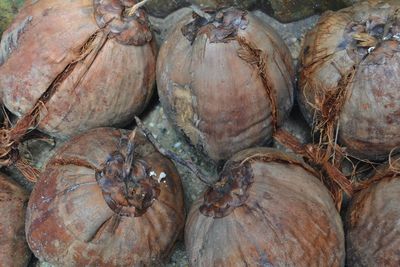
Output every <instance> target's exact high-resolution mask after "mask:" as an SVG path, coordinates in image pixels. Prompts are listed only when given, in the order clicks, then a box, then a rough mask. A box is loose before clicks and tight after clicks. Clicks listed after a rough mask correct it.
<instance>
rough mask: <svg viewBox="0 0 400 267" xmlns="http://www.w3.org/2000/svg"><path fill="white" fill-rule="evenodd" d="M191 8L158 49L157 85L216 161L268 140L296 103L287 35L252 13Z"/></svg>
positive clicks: (173, 113)
mask: <svg viewBox="0 0 400 267" xmlns="http://www.w3.org/2000/svg"><path fill="white" fill-rule="evenodd" d="M197 12H198V13H200V14H201V16H200V15H198V14H196V13H194V14H193V17H192V18H189V17H187V18H185V19H183V20H182V21H181V22H180V23H178V25H177V27H176V29H175V30H174V31H173V32H172V33H171V34H170V36H169V37H168V38H167V39H166V41H165V43H164V44H163V46H162V47H161V49H160V53H159V57H158V61H157V85H158V93H159V96H160V100H161V104H162V106H163V108H164V110H165V111H166V114H167V117H168V119H169V120H170V121H171V122H172V123H173V125H174V126H175V127H176V128H177V129H178V130H179V131H180V132H182V133H183V134H184V135H185V136H186V137H187V138H188V140H189V141H190V142H191V143H192V144H193V145H194V146H196V147H197V148H198V149H199V150H201V151H203V152H204V153H205V154H206V155H208V156H209V157H210V158H211V159H213V160H221V159H227V158H229V157H230V156H231V155H232V154H234V153H235V152H237V151H240V150H242V149H245V148H248V147H251V146H255V145H257V144H261V143H263V142H265V141H267V140H269V139H270V138H271V136H272V133H273V132H274V130H275V129H276V128H277V127H278V126H279V125H281V124H282V122H283V120H284V119H285V118H286V117H287V116H288V114H289V111H290V109H291V107H292V104H293V66H292V59H291V57H290V53H289V50H288V48H287V47H286V45H285V44H284V42H283V41H282V39H281V38H280V37H279V36H278V34H277V33H276V32H275V31H274V30H273V29H272V28H271V27H270V26H268V25H266V24H264V22H261V21H260V20H259V19H257V18H256V17H254V16H253V15H252V14H250V13H247V12H246V11H242V10H238V9H234V8H228V9H222V10H220V11H217V12H214V11H209V12H208V11H207V12H201V11H197Z"/></svg>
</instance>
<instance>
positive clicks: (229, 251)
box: [185, 148, 345, 266]
mask: <svg viewBox="0 0 400 267" xmlns="http://www.w3.org/2000/svg"><path fill="white" fill-rule="evenodd" d="M185 244H186V248H187V251H188V257H189V261H190V264H191V265H192V266H344V260H345V251H344V249H345V248H344V234H343V227H342V222H341V219H340V216H339V214H338V212H337V211H336V209H335V206H334V203H333V201H332V199H331V197H330V194H329V192H328V191H327V189H326V188H325V187H324V186H323V184H322V183H321V182H320V181H319V180H318V179H317V178H316V173H314V171H313V170H312V169H311V168H310V167H309V166H308V165H306V164H305V163H304V162H302V161H300V160H298V159H296V158H295V157H293V156H291V155H289V154H284V153H282V152H278V151H277V150H272V149H268V148H253V149H248V150H245V151H242V152H240V153H238V154H236V155H235V156H233V157H232V158H231V159H230V160H229V161H228V162H227V163H226V164H225V167H224V169H223V171H222V173H221V175H220V180H219V182H218V183H216V184H215V185H214V186H213V187H212V188H210V189H208V190H207V191H206V192H205V194H204V196H203V197H202V198H199V199H198V200H197V201H196V202H195V203H194V204H193V206H192V208H191V210H190V212H189V215H188V220H187V222H186V229H185Z"/></svg>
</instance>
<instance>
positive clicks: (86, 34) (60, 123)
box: [0, 0, 156, 160]
mask: <svg viewBox="0 0 400 267" xmlns="http://www.w3.org/2000/svg"><path fill="white" fill-rule="evenodd" d="M135 3H136V1H111V0H107V1H98V0H96V1H91V0H90V1H89V0H79V1H72V2H71V1H61V0H56V1H53V0H52V1H46V0H44V1H34V2H30V1H28V2H27V3H26V4H25V6H24V7H23V8H22V9H21V11H20V12H19V14H18V16H17V17H16V19H15V20H14V22H13V23H12V25H11V26H10V27H9V28H8V30H7V31H5V32H4V34H3V37H2V41H1V44H0V65H1V67H0V89H1V93H0V96H1V98H2V102H3V104H4V106H5V107H6V108H7V109H8V110H9V111H11V112H12V113H13V114H14V115H16V116H17V117H18V118H19V120H18V121H17V122H14V123H13V124H12V125H8V126H6V127H4V128H5V129H3V130H2V132H1V140H0V141H1V149H6V150H7V149H8V150H12V149H10V148H9V146H10V145H11V146H14V148H15V147H16V146H17V144H18V142H19V141H21V138H22V137H23V136H24V135H25V134H26V132H27V131H28V130H30V129H32V128H35V127H37V128H38V129H39V130H40V131H43V132H45V133H47V134H49V135H51V136H55V137H59V138H67V137H70V136H72V135H74V134H78V133H80V132H83V131H85V130H88V129H91V128H94V127H99V126H115V125H123V124H127V123H128V122H130V120H131V118H132V116H133V115H134V114H139V113H140V112H142V111H143V109H144V108H145V106H146V104H147V103H148V101H149V99H150V97H151V94H152V88H153V85H154V82H155V56H156V51H155V46H154V42H153V41H152V33H151V31H150V29H149V26H148V23H147V18H146V14H145V13H144V11H143V10H142V9H139V10H137V11H136V12H135V13H134V14H132V15H129V14H128V13H129V12H128V9H129V8H130V7H132V6H133V5H134V4H135ZM1 152H2V153H1V155H0V156H2V159H4V160H7V159H9V158H10V157H11V156H10V155H7V153H6V156H4V155H3V154H4V153H3V151H1ZM6 152H7V151H6ZM8 154H10V153H9V151H8Z"/></svg>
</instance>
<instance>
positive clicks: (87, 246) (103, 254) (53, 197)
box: [26, 128, 184, 266]
mask: <svg viewBox="0 0 400 267" xmlns="http://www.w3.org/2000/svg"><path fill="white" fill-rule="evenodd" d="M127 138H128V132H126V131H123V130H114V129H110V128H100V129H96V130H92V131H89V132H88V133H86V134H83V135H81V136H77V137H76V138H74V139H72V140H71V141H70V142H69V143H67V144H66V145H65V146H63V147H62V148H60V149H59V150H58V152H57V153H56V154H55V156H54V157H53V158H52V159H51V160H50V161H49V163H48V164H47V166H46V170H45V172H44V173H43V175H42V176H41V179H40V181H39V182H38V183H37V184H36V186H35V188H34V190H33V192H32V195H31V198H30V200H29V205H28V212H27V220H26V232H27V239H28V243H29V246H30V248H31V249H32V251H33V253H34V254H35V256H36V257H38V258H39V259H40V260H42V261H46V262H49V263H52V264H58V265H63V266H66V265H68V266H71V265H74V266H78V265H79V266H88V265H96V266H98V265H107V266H132V265H135V266H149V265H159V264H161V263H163V262H165V261H166V260H167V259H168V258H169V256H170V254H171V252H172V250H173V248H174V243H175V241H176V240H177V238H178V237H179V236H180V235H181V233H182V229H183V224H184V206H183V192H182V185H181V181H180V178H179V175H178V173H177V171H176V169H175V167H174V165H173V164H172V162H171V161H169V160H167V159H165V158H164V157H162V156H161V155H160V154H159V153H158V152H155V151H154V148H153V146H152V145H151V144H149V143H148V141H147V140H146V139H144V138H143V136H142V135H140V134H139V133H137V134H136V136H135V139H134V146H135V150H134V151H135V154H134V159H133V162H134V163H135V162H136V164H137V163H140V164H142V163H143V164H145V165H146V166H147V167H146V168H145V170H143V169H141V168H139V169H137V168H136V167H137V166H138V165H132V166H133V167H132V172H133V173H135V175H139V173H142V174H143V171H144V172H145V174H146V177H145V178H146V179H147V181H149V180H151V179H152V177H153V175H155V176H154V177H155V179H156V180H157V184H158V186H157V189H158V190H159V191H158V195H157V196H156V197H153V196H151V197H152V199H151V202H152V203H151V205H150V206H149V207H147V208H146V209H145V210H144V212H141V213H142V214H138V213H136V212H132V213H126V212H125V211H124V210H121V209H119V207H117V209H116V208H115V207H113V206H110V201H109V197H110V195H111V197H112V198H113V199H112V200H111V202H112V203H117V204H118V205H123V206H124V207H125V208H126V209H129V210H130V211H132V210H133V211H134V210H135V209H137V210H138V206H137V205H136V204H135V203H134V202H135V201H136V200H138V198H140V196H143V200H146V201H147V200H148V199H147V196H148V195H147V193H143V191H140V190H141V189H140V188H141V187H140V186H138V187H136V186H132V187H131V186H130V185H129V184H130V181H131V180H128V181H127V188H128V190H129V192H131V191H130V188H133V191H132V192H134V190H136V189H138V188H139V191H137V192H138V193H140V196H138V194H134V196H133V197H132V198H131V196H130V195H129V194H130V193H129V194H126V195H124V194H121V193H120V191H119V190H123V189H124V187H118V186H114V184H113V183H115V182H118V179H121V177H124V176H123V175H121V174H119V175H116V176H113V175H112V173H113V172H114V174H115V173H118V172H119V171H122V170H121V169H119V168H116V169H115V168H113V169H112V170H107V168H106V166H109V164H112V163H113V162H115V158H114V157H113V155H115V153H116V151H119V152H120V153H122V154H121V155H122V156H123V157H127V155H126V154H124V152H125V150H126V145H127V143H126V142H127ZM115 166H116V165H114V167H115ZM103 168H104V169H103ZM102 170H106V172H105V173H106V174H107V173H109V174H110V173H111V176H112V177H114V178H113V179H117V180H110V181H108V182H107V181H104V180H100V179H99V178H98V177H95V176H97V175H96V173H101V172H102ZM162 173H164V174H165V177H163V176H162ZM124 181H125V180H124ZM142 181H144V182H145V181H146V180H139V182H138V183H139V184H141V185H142V184H143V183H142ZM110 185H111V186H110ZM105 188H107V189H106V190H105ZM142 193H143V195H142ZM135 197H136V198H135ZM106 201H107V202H106ZM126 202H128V204H127V203H126ZM140 208H142V206H141V207H140ZM140 211H143V210H142V209H140ZM133 214H134V215H133ZM134 216H137V217H134Z"/></svg>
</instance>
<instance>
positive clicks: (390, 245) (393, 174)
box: [345, 159, 400, 267]
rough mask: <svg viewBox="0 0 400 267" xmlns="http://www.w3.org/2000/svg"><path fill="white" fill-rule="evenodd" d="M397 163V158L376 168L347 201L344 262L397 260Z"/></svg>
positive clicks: (390, 266) (399, 242)
mask: <svg viewBox="0 0 400 267" xmlns="http://www.w3.org/2000/svg"><path fill="white" fill-rule="evenodd" d="M399 163H400V161H399V159H397V162H396V164H393V165H391V166H383V167H381V168H379V169H378V171H377V172H376V174H375V175H374V176H373V177H372V178H371V180H370V181H368V182H367V184H369V186H368V187H367V188H365V189H363V190H362V191H361V192H359V193H358V194H357V195H356V196H355V197H354V198H353V199H352V201H351V203H350V205H349V208H348V211H347V216H346V221H345V229H346V254H347V260H346V261H347V264H348V266H355V267H358V266H371V267H372V266H387V267H395V266H399V264H400V238H399V237H400V224H399V222H400V164H399ZM396 165H397V166H396Z"/></svg>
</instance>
